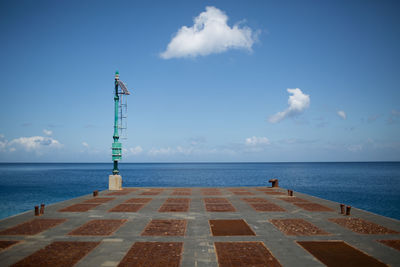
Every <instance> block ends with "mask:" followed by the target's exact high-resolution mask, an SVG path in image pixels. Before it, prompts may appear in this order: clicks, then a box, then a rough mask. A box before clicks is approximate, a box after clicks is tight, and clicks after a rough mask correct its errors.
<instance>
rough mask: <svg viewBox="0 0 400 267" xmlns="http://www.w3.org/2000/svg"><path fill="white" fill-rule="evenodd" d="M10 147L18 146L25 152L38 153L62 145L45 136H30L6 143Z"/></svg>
mask: <svg viewBox="0 0 400 267" xmlns="http://www.w3.org/2000/svg"><path fill="white" fill-rule="evenodd" d="M8 145H9V146H10V147H15V146H19V147H21V148H23V149H25V150H27V151H37V152H40V150H41V149H44V148H60V147H62V144H61V143H60V142H59V141H57V140H55V139H53V138H51V137H46V136H31V137H20V138H16V139H13V140H12V141H10V142H9V143H8Z"/></svg>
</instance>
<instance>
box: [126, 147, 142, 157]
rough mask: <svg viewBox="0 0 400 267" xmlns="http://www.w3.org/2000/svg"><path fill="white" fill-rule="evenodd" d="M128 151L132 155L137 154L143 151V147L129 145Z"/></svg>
mask: <svg viewBox="0 0 400 267" xmlns="http://www.w3.org/2000/svg"><path fill="white" fill-rule="evenodd" d="M129 151H130V152H131V153H132V154H133V155H138V154H140V153H142V152H143V148H142V147H141V146H136V147H131V148H130V149H129Z"/></svg>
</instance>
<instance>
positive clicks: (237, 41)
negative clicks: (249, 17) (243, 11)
mask: <svg viewBox="0 0 400 267" xmlns="http://www.w3.org/2000/svg"><path fill="white" fill-rule="evenodd" d="M227 21H228V16H227V15H226V14H225V13H224V12H223V11H222V10H220V9H218V8H216V7H212V6H208V7H206V11H205V12H202V13H200V15H199V16H197V17H196V18H194V25H193V26H192V27H186V26H183V27H182V28H180V29H179V31H178V32H177V34H176V35H175V36H174V37H173V38H172V40H171V42H170V43H169V44H168V47H167V50H166V51H164V52H162V53H161V54H160V57H161V58H163V59H170V58H180V57H197V56H205V55H209V54H212V53H221V52H225V51H227V50H228V49H245V50H248V51H251V47H252V46H253V44H254V42H255V41H256V40H257V35H258V33H257V32H256V33H254V32H253V31H252V30H251V29H250V28H249V27H246V26H243V27H240V26H239V24H238V23H237V24H235V25H233V27H230V26H229V25H228V24H227Z"/></svg>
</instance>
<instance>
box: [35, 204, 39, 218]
mask: <svg viewBox="0 0 400 267" xmlns="http://www.w3.org/2000/svg"><path fill="white" fill-rule="evenodd" d="M35 216H39V206H35Z"/></svg>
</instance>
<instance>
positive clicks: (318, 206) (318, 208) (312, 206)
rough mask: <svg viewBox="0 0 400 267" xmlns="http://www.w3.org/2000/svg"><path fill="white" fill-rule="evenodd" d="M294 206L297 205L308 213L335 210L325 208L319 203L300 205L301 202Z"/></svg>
mask: <svg viewBox="0 0 400 267" xmlns="http://www.w3.org/2000/svg"><path fill="white" fill-rule="evenodd" d="M293 204H294V205H296V206H297V207H299V208H302V209H304V210H306V211H316V212H318V211H334V210H333V209H331V208H328V207H326V206H323V205H321V204H318V203H310V202H307V203H300V202H295V203H293Z"/></svg>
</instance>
